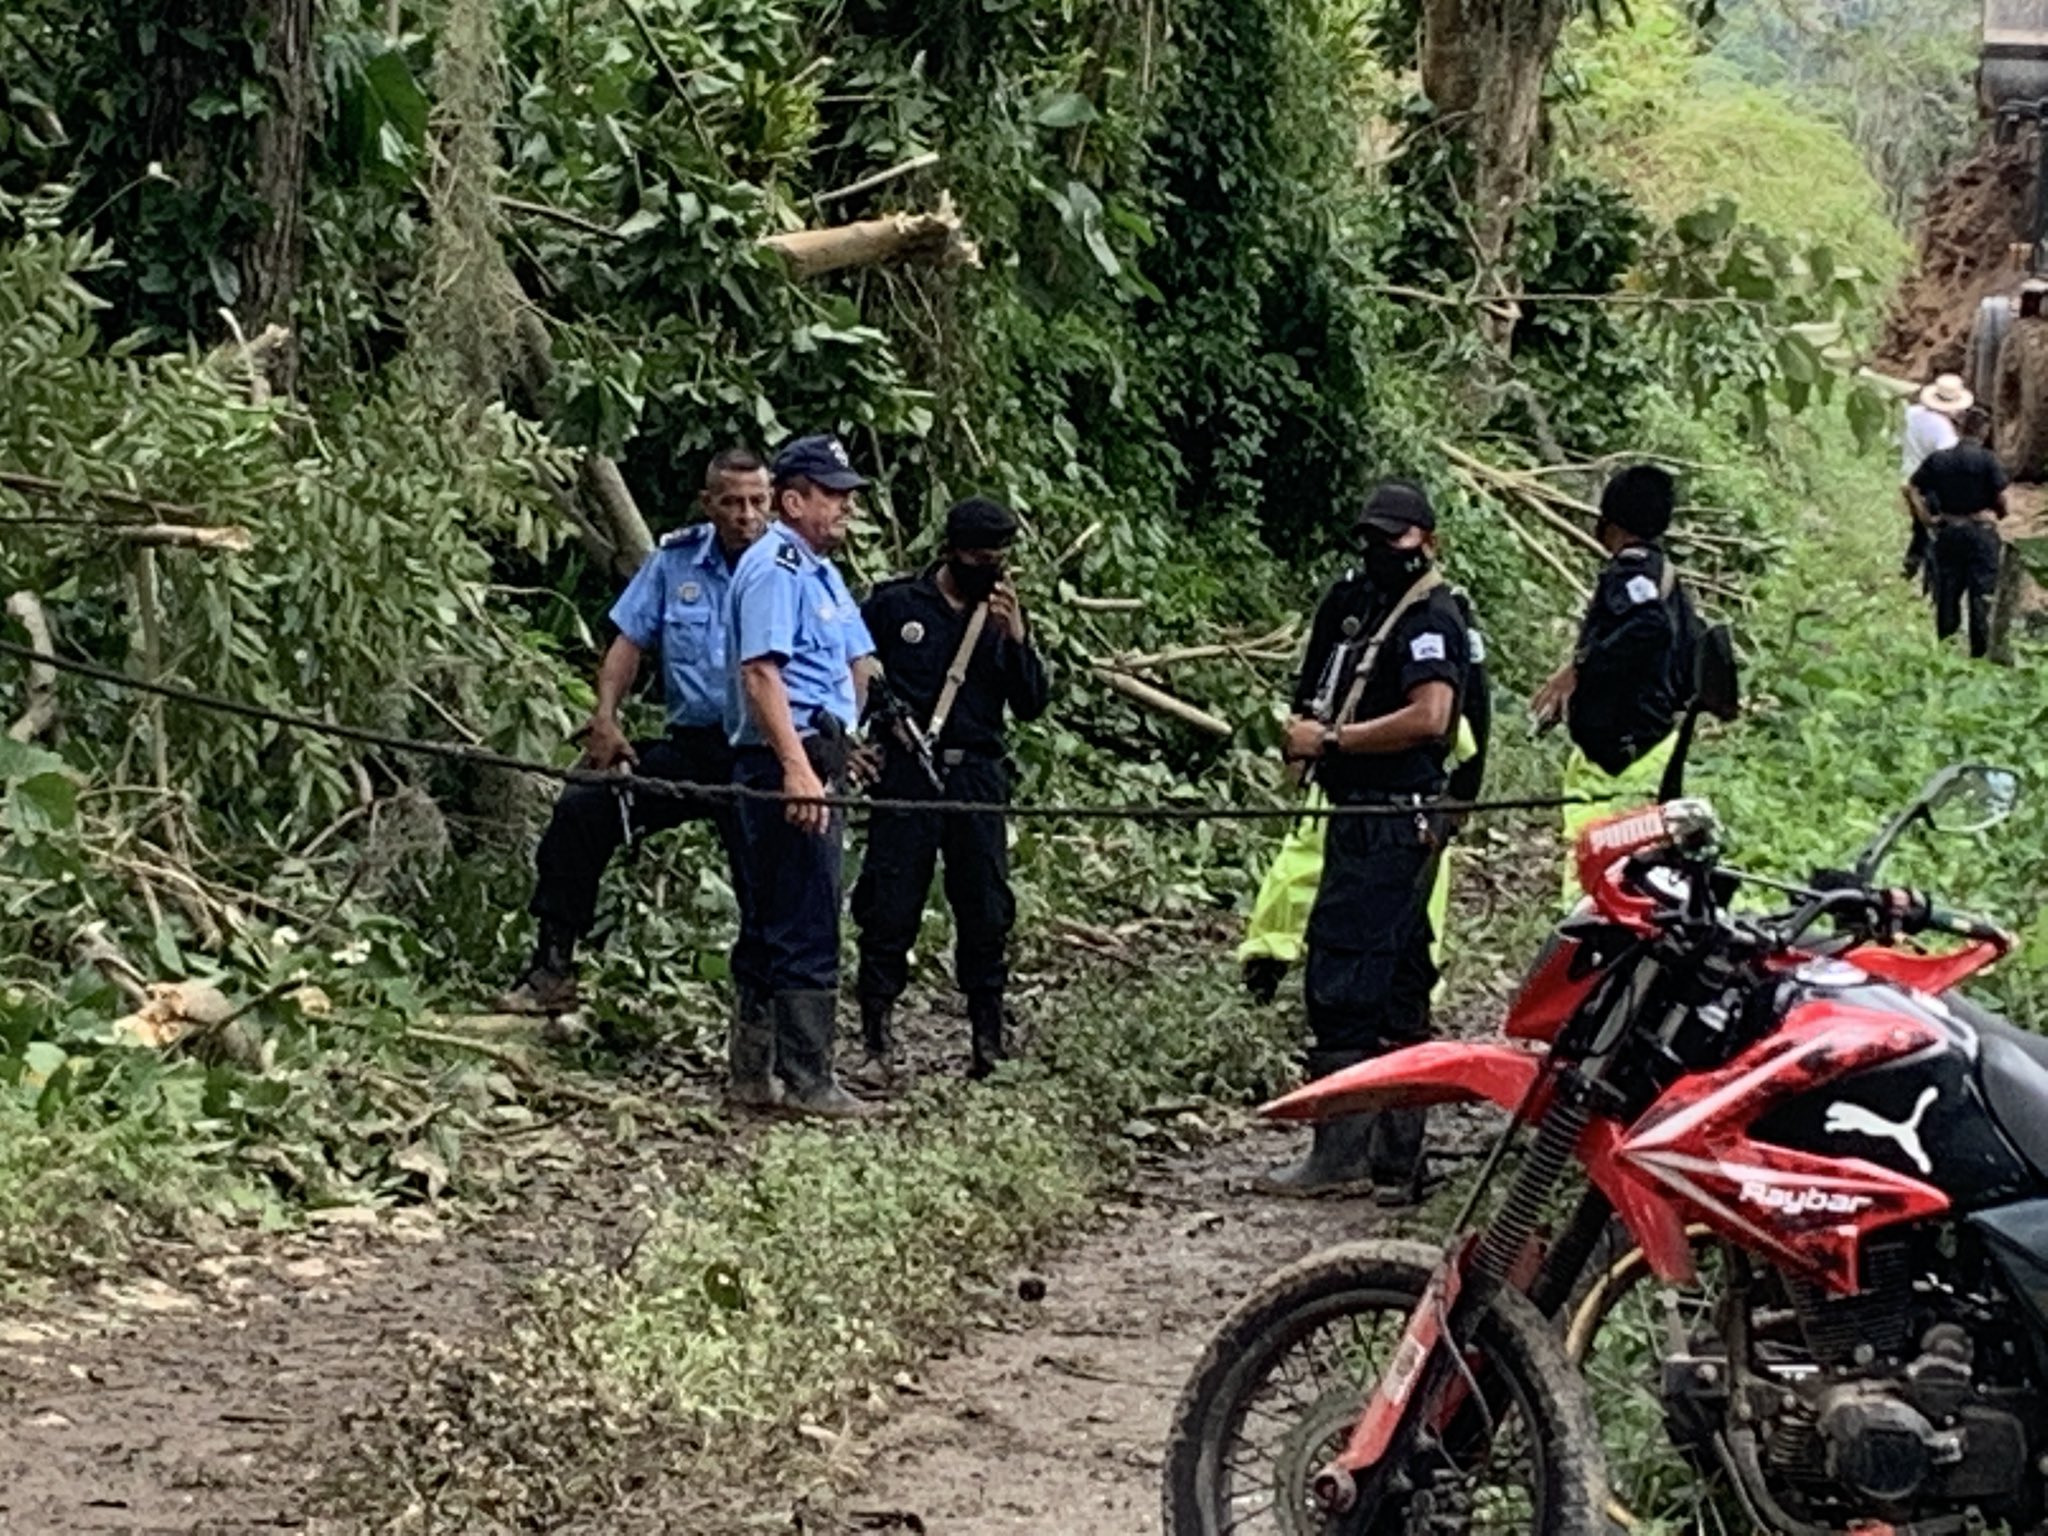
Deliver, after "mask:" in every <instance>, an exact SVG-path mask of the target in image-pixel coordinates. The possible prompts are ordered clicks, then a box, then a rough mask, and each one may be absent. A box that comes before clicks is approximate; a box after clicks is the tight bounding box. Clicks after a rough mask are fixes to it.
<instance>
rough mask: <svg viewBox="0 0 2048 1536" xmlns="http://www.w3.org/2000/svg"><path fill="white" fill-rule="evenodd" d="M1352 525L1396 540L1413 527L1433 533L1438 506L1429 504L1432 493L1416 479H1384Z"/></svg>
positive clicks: (1375, 487)
mask: <svg viewBox="0 0 2048 1536" xmlns="http://www.w3.org/2000/svg"><path fill="white" fill-rule="evenodd" d="M1352 526H1353V527H1355V528H1356V529H1357V530H1358V531H1359V532H1361V533H1364V532H1366V531H1368V530H1370V531H1371V532H1374V533H1383V534H1386V535H1387V536H1388V537H1390V538H1397V539H1398V538H1399V537H1400V536H1401V535H1402V534H1404V533H1406V532H1407V531H1408V530H1409V529H1410V528H1420V529H1422V530H1423V531H1424V532H1425V533H1434V532H1436V509H1435V508H1434V507H1432V506H1431V505H1430V504H1429V492H1427V491H1425V490H1424V489H1423V488H1422V487H1421V486H1419V485H1417V484H1416V483H1415V482H1414V481H1413V480H1385V481H1382V482H1381V483H1380V484H1378V485H1376V486H1374V487H1373V489H1372V493H1371V494H1370V495H1369V496H1367V497H1366V499H1365V505H1364V506H1362V507H1360V508H1359V509H1358V517H1357V519H1356V521H1355V522H1354V523H1353V525H1352Z"/></svg>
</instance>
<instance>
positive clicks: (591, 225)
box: [497, 195, 625, 240]
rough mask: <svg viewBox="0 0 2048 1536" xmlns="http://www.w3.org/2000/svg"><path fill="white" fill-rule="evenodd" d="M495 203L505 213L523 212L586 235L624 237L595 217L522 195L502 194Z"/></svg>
mask: <svg viewBox="0 0 2048 1536" xmlns="http://www.w3.org/2000/svg"><path fill="white" fill-rule="evenodd" d="M497 203H498V206H499V207H500V208H502V209H504V210H505V211H506V212H507V213H523V214H526V215H527V216H528V217H530V218H535V219H546V220H547V221H548V222H549V223H551V224H560V225H562V226H564V227H565V228H568V229H574V230H580V231H581V232H582V233H584V234H586V235H595V236H597V237H598V238H599V239H600V240H623V239H624V238H625V236H623V235H621V234H620V233H619V232H618V231H617V230H616V229H613V228H612V227H611V225H609V224H600V223H598V222H597V220H595V219H586V218H584V217H583V215H582V214H580V213H571V212H570V211H569V210H568V209H566V208H556V207H554V206H553V205H552V204H549V203H533V202H528V201H527V200H526V199H525V198H523V197H505V196H503V195H500V196H499V198H498V199H497Z"/></svg>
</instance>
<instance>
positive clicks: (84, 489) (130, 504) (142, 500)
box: [0, 469, 205, 522]
mask: <svg viewBox="0 0 2048 1536" xmlns="http://www.w3.org/2000/svg"><path fill="white" fill-rule="evenodd" d="M0 488H4V489H6V490H10V491H18V492H20V493H21V494H22V495H24V496H40V497H43V498H44V499H46V500H59V501H68V500H70V499H72V498H74V497H76V498H77V499H79V500H81V501H96V502H98V503H99V504H100V505H101V506H106V507H123V508H126V509H127V510H129V511H131V512H147V513H149V514H151V515H152V516H154V517H161V518H175V519H177V520H179V521H183V522H198V521H199V520H200V519H201V518H203V517H204V516H205V514H204V513H202V512H201V511H200V510H199V508H197V507H188V506H183V505H180V504H179V503H177V502H172V501H157V500H155V499H154V498H152V497H149V496H138V495H136V494H135V493H134V492H133V491H118V490H111V489H109V488H108V487H106V486H103V485H77V486H72V485H66V484H64V482H63V481H61V480H51V479H48V478H47V477H45V476H43V475H31V474H25V473H23V472H21V471H19V470H12V469H0Z"/></svg>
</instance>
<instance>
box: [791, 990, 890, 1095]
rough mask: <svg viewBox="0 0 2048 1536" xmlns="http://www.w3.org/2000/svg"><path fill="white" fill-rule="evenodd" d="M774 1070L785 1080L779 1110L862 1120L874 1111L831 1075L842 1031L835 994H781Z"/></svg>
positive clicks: (837, 999)
mask: <svg viewBox="0 0 2048 1536" xmlns="http://www.w3.org/2000/svg"><path fill="white" fill-rule="evenodd" d="M773 1012H774V1018H775V1071H776V1073H777V1075H778V1076H780V1077H781V1079H782V1087H783V1093H782V1105H781V1107H782V1108H783V1109H784V1110H786V1111H788V1112H789V1113H791V1114H797V1115H809V1116H812V1117H814V1118H816V1119H820V1120H860V1119H865V1118H866V1117H867V1116H869V1115H872V1114H874V1113H875V1112H876V1106H875V1105H872V1104H863V1103H862V1102H861V1101H860V1100H859V1099H856V1098H855V1097H854V1096H853V1095H852V1094H850V1093H848V1092H847V1091H846V1090H845V1089H844V1088H842V1087H840V1086H839V1079H838V1078H837V1077H835V1076H834V1075H833V1073H832V1040H833V1037H834V1036H835V1035H836V1034H837V1033H838V1028H839V994H838V993H837V992H778V993H776V995H775V1002H774V1004H773Z"/></svg>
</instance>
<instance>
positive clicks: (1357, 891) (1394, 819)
mask: <svg viewBox="0 0 2048 1536" xmlns="http://www.w3.org/2000/svg"><path fill="white" fill-rule="evenodd" d="M1356 528H1357V534H1358V538H1359V543H1360V549H1361V553H1362V556H1363V560H1362V565H1363V570H1364V574H1365V578H1366V579H1365V581H1364V582H1363V583H1359V582H1351V581H1345V582H1340V583H1338V585H1337V586H1336V587H1335V588H1334V589H1333V590H1332V591H1331V592H1330V594H1329V595H1328V596H1327V597H1326V598H1325V599H1324V600H1323V603H1322V605H1321V607H1320V608H1319V609H1318V610H1317V613H1316V619H1315V625H1314V628H1313V630H1312V631H1311V634H1310V639H1309V649H1308V656H1307V659H1306V662H1305V664H1304V666H1303V669H1302V675H1301V682H1300V686H1299V687H1298V688H1297V690H1296V695H1295V703H1294V707H1295V714H1294V718H1293V720H1292V721H1291V722H1290V724H1289V726H1288V730H1287V746H1286V751H1287V756H1288V758H1289V759H1290V760H1291V761H1294V762H1298V763H1305V764H1308V765H1310V766H1311V768H1312V770H1313V771H1314V773H1315V775H1316V778H1317V782H1318V783H1319V784H1321V786H1322V787H1323V789H1324V791H1325V792H1326V793H1327V794H1328V795H1329V797H1330V800H1331V802H1332V803H1333V804H1335V805H1338V806H1374V807H1383V808H1385V810H1386V811H1387V814H1383V815H1370V816H1348V817H1338V818H1335V819H1333V820H1332V821H1331V823H1330V828H1329V832H1328V835H1327V839H1326V842H1325V851H1324V862H1323V876H1322V883H1321V886H1320V887H1319V888H1318V891H1317V895H1316V904H1315V908H1314V910H1313V912H1312V913H1311V914H1310V916H1309V924H1308V959H1307V964H1306V967H1305V973H1306V974H1305V976H1304V990H1305V993H1306V998H1307V1004H1308V1023H1309V1030H1310V1034H1311V1037H1312V1042H1313V1043H1312V1045H1311V1048H1310V1050H1309V1053H1308V1070H1309V1075H1310V1076H1311V1077H1325V1076H1328V1075H1329V1074H1330V1073H1333V1072H1339V1071H1342V1070H1343V1069H1345V1068H1346V1067H1350V1066H1354V1065H1356V1064H1357V1063H1359V1062H1362V1061H1365V1060H1366V1059H1368V1058H1369V1057H1372V1056H1376V1055H1379V1054H1382V1053H1383V1052H1385V1051H1387V1050H1390V1049H1393V1048H1395V1047H1397V1046H1401V1045H1408V1044H1412V1043H1413V1042H1415V1041H1418V1040H1422V1039H1425V1038H1427V1037H1428V1035H1429V1032H1430V993H1431V991H1432V990H1433V989H1434V988H1435V986H1436V979H1437V973H1436V966H1435V963H1434V962H1433V960H1432V959H1431V956H1430V939H1431V932H1430V922H1429V893H1430V888H1431V886H1432V885H1433V884H1434V883H1435V879H1436V869H1437V863H1438V861H1439V859H1440V858H1441V857H1442V854H1443V848H1444V844H1445V841H1446V840H1447V838H1448V836H1449V832H1450V829H1449V827H1448V825H1447V823H1446V818H1445V817H1444V816H1443V814H1442V813H1441V812H1440V811H1436V810H1433V809H1428V808H1425V806H1424V805H1423V802H1424V801H1428V800H1433V799H1436V798H1438V797H1440V796H1441V795H1442V794H1443V793H1444V790H1445V787H1446V784H1447V781H1448V778H1449V773H1450V768H1449V758H1450V753H1451V748H1452V741H1453V734H1454V733H1455V731H1456V730H1457V722H1458V718H1459V711H1460V707H1461V699H1462V698H1463V695H1464V693H1465V691H1466V687H1467V684H1468V673H1469V669H1470V666H1471V646H1470V639H1469V634H1468V630H1467V626H1466V623H1465V618H1464V614H1463V611H1462V609H1461V607H1460V605H1459V603H1458V601H1457V599H1456V597H1455V596H1454V595H1453V592H1452V590H1451V588H1450V586H1449V585H1448V584H1446V583H1445V582H1444V580H1443V577H1442V576H1441V575H1440V574H1439V573H1438V571H1437V569H1436V514H1435V512H1434V510H1433V509H1432V508H1431V506H1430V504H1429V498H1428V496H1427V495H1426V494H1425V493H1424V492H1423V490H1422V489H1421V487H1419V486H1416V485H1414V484H1411V483H1409V482H1406V481H1390V482H1388V483H1387V484H1384V485H1382V486H1380V487H1379V488H1378V489H1377V490H1375V491H1374V492H1373V493H1372V496H1371V497H1370V499H1369V500H1368V501H1367V502H1366V504H1365V508H1364V510H1363V511H1361V512H1360V513H1359V515H1358V519H1357V524H1356ZM1411 808H1412V809H1411ZM1425 1113H1426V1112H1425V1111H1423V1110H1420V1109H1403V1110H1390V1111H1386V1112H1384V1113H1381V1114H1378V1115H1355V1116H1351V1117H1349V1118H1348V1119H1345V1120H1340V1121H1336V1122H1334V1123H1331V1124H1326V1125H1319V1126H1317V1127H1316V1128H1315V1132H1314V1141H1313V1143H1312V1144H1311V1146H1310V1148H1309V1153H1308V1156H1307V1157H1306V1158H1305V1159H1304V1160H1303V1161H1302V1162H1301V1163H1299V1164H1296V1165H1295V1166H1293V1167H1290V1168H1286V1169H1282V1170H1277V1171H1275V1172H1274V1173H1272V1174H1269V1175H1268V1176H1267V1177H1266V1178H1265V1179H1263V1180H1262V1181H1261V1183H1260V1187H1261V1188H1262V1189H1263V1190H1265V1191H1266V1192H1267V1193H1269V1194H1279V1195H1290V1196H1297V1197H1313V1196H1317V1195H1327V1194H1340V1193H1347V1192H1351V1191H1354V1190H1358V1189H1362V1188H1363V1187H1366V1186H1368V1185H1371V1186H1375V1187H1377V1188H1378V1190H1379V1192H1380V1195H1381V1198H1382V1199H1383V1200H1385V1201H1386V1202H1387V1203H1389V1204H1395V1203H1402V1202H1406V1201H1412V1200H1414V1199H1415V1198H1416V1197H1417V1196H1418V1194H1419V1192H1420V1187H1421V1184H1422V1179H1423V1157H1422V1154H1423V1140H1424V1134H1425V1128H1426V1122H1425V1119H1424V1116H1425Z"/></svg>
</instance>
